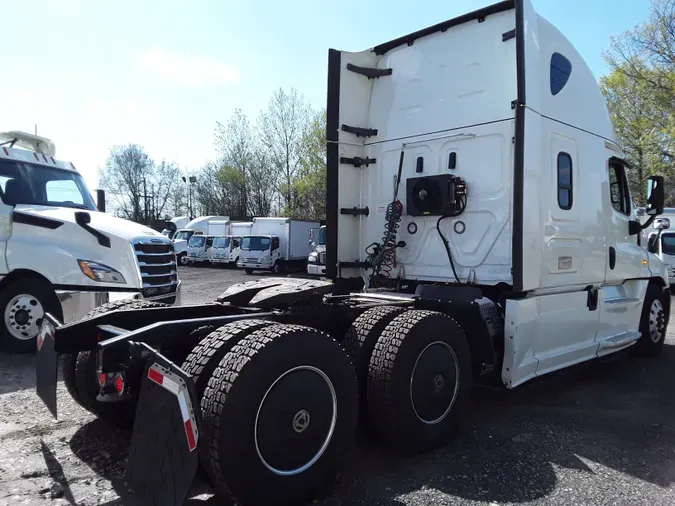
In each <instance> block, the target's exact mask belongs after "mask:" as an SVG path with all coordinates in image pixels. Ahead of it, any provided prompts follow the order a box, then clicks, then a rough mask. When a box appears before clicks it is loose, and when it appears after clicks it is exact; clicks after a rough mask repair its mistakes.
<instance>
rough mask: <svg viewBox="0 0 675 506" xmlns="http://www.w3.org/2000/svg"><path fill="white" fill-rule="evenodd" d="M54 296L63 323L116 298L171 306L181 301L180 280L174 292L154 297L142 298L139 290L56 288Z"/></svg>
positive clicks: (179, 303) (72, 320) (77, 318)
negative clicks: (60, 310)
mask: <svg viewBox="0 0 675 506" xmlns="http://www.w3.org/2000/svg"><path fill="white" fill-rule="evenodd" d="M56 296H57V297H58V298H59V302H60V303H61V309H62V311H63V323H71V322H74V321H78V320H81V319H82V318H84V316H85V315H86V314H87V313H88V312H89V311H92V310H94V309H96V308H97V307H98V306H101V305H103V304H105V303H107V302H113V301H116V300H127V299H128V300H132V299H136V300H152V301H156V302H166V303H169V304H171V305H173V306H180V305H181V302H182V299H181V281H180V280H179V281H178V286H177V287H176V291H175V292H172V293H165V294H162V295H157V296H155V297H147V298H143V296H142V295H141V294H140V293H139V292H84V291H83V292H76V291H62V290H58V291H57V292H56Z"/></svg>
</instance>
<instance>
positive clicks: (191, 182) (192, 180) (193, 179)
mask: <svg viewBox="0 0 675 506" xmlns="http://www.w3.org/2000/svg"><path fill="white" fill-rule="evenodd" d="M181 179H182V180H183V182H184V183H185V184H186V185H188V182H189V185H188V216H189V217H190V220H192V219H193V217H192V187H193V186H194V185H195V183H196V182H197V176H188V177H187V178H186V177H185V176H181Z"/></svg>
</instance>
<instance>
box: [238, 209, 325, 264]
mask: <svg viewBox="0 0 675 506" xmlns="http://www.w3.org/2000/svg"><path fill="white" fill-rule="evenodd" d="M318 227H319V222H318V221H306V220H293V219H290V218H253V227H252V229H251V233H250V235H245V236H243V237H242V239H241V245H240V253H239V262H238V264H237V265H238V266H239V267H243V268H244V269H246V272H247V273H249V274H250V273H252V272H253V271H254V270H270V271H272V272H281V271H284V270H286V269H288V268H294V267H298V266H301V267H304V266H305V265H306V263H307V257H308V256H309V253H310V251H311V247H310V245H309V232H310V230H311V229H312V228H318Z"/></svg>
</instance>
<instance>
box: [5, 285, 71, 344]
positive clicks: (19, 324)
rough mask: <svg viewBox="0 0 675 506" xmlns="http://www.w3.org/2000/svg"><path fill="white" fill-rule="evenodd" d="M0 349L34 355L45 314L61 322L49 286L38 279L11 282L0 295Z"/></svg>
mask: <svg viewBox="0 0 675 506" xmlns="http://www.w3.org/2000/svg"><path fill="white" fill-rule="evenodd" d="M0 311H2V315H3V324H2V328H1V329H0V349H2V350H3V351H7V352H11V353H34V352H35V350H36V349H37V348H36V346H37V335H38V332H39V330H40V325H41V324H42V318H44V315H45V313H51V314H52V315H54V316H55V317H56V318H59V319H62V314H61V305H60V304H59V299H58V298H57V297H56V293H55V292H54V290H53V289H52V287H51V285H50V284H49V283H48V282H47V281H44V280H42V279H38V278H23V279H17V280H16V281H12V282H11V283H9V284H8V285H7V286H6V287H4V288H3V290H2V291H1V292H0Z"/></svg>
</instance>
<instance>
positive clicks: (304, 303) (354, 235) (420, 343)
mask: <svg viewBox="0 0 675 506" xmlns="http://www.w3.org/2000/svg"><path fill="white" fill-rule="evenodd" d="M411 62H413V63H414V64H412V65H411ZM327 88H328V93H327V104H326V111H327V114H326V117H327V124H326V137H327V139H326V141H327V142H326V149H327V178H326V185H327V195H326V197H327V198H326V213H327V216H326V224H325V225H326V227H325V229H324V231H323V232H321V228H320V226H319V224H316V223H309V222H298V221H293V220H286V221H284V220H280V219H273V218H267V219H259V220H258V222H257V223H256V221H255V220H254V222H253V228H252V232H251V233H250V234H248V235H244V236H242V239H241V242H240V244H239V249H240V263H241V264H242V266H243V267H244V268H248V269H255V268H260V269H263V268H265V269H272V268H274V269H276V268H277V266H278V265H280V264H281V262H282V261H284V262H286V261H289V262H290V261H293V260H294V259H295V257H296V256H297V257H298V258H299V257H300V256H301V254H303V255H304V257H305V258H309V254H310V252H309V251H307V250H306V249H305V251H304V253H303V252H302V251H301V248H300V247H299V246H298V248H295V246H294V244H295V237H298V243H297V244H298V245H299V244H300V242H302V243H304V247H305V248H308V247H310V244H309V241H308V236H309V233H310V230H312V229H319V230H317V231H315V232H312V235H313V236H314V235H315V234H316V239H317V240H316V241H315V243H316V247H317V251H314V252H313V253H314V255H313V256H314V257H316V258H317V259H320V257H321V254H322V253H325V276H326V278H327V280H325V281H324V280H318V279H314V280H307V279H292V278H283V277H270V278H263V279H257V280H255V281H249V282H247V283H242V284H238V285H234V286H231V287H229V288H228V289H227V290H226V291H225V292H224V293H223V294H222V295H221V296H219V297H218V298H217V299H216V300H214V301H213V302H212V303H208V304H200V305H187V306H180V307H168V306H166V305H163V304H158V303H156V302H146V301H143V302H133V303H128V304H126V305H125V304H115V305H110V304H109V305H106V306H101V307H100V308H98V309H97V310H96V311H94V312H92V313H90V314H89V315H88V316H87V317H86V318H84V319H82V320H80V321H78V322H74V323H70V324H64V323H63V322H62V321H61V320H60V318H59V317H58V315H54V314H52V313H51V312H50V314H46V315H45V317H44V318H43V319H42V324H41V325H40V334H39V339H38V353H37V361H36V371H37V381H36V385H37V387H36V389H37V394H38V395H39V397H40V398H41V399H42V401H43V402H44V404H45V405H46V406H47V407H48V409H49V410H50V411H51V413H52V414H53V415H54V416H56V414H57V398H56V378H57V368H58V367H59V364H60V367H61V372H62V376H63V378H64V381H65V383H66V386H67V388H68V391H69V392H70V394H71V396H72V397H73V398H74V399H75V401H76V402H79V403H80V404H81V405H82V406H83V407H85V409H88V410H89V411H91V412H92V413H94V414H95V415H97V416H98V417H100V418H102V419H105V420H107V421H108V422H109V423H110V424H113V425H118V426H120V425H122V426H127V427H130V426H133V433H132V438H131V443H130V449H129V457H128V459H127V476H126V483H127V484H128V485H129V487H130V489H131V490H132V491H134V493H135V494H136V495H137V497H138V500H139V503H142V504H148V505H153V506H154V505H156V506H160V505H161V506H178V505H180V504H183V503H184V502H185V500H186V497H187V495H188V493H189V491H190V489H191V486H192V481H193V478H194V476H195V474H196V472H197V469H198V467H200V468H201V469H202V470H203V471H204V474H205V475H206V476H208V479H209V480H210V481H211V483H212V484H213V485H214V487H215V489H216V491H217V493H218V495H220V496H222V497H224V498H225V497H229V498H232V499H234V500H235V501H236V502H238V503H240V504H245V505H260V504H279V505H293V506H300V505H302V504H306V503H307V502H310V501H311V500H312V499H313V498H314V497H316V495H317V494H318V493H319V491H320V490H321V489H322V488H323V487H325V486H327V485H329V484H330V483H331V482H332V481H333V480H334V478H335V476H336V474H337V473H338V472H339V470H340V468H341V466H342V465H343V463H344V462H345V458H346V455H347V454H348V450H349V448H350V445H351V444H352V442H353V440H354V434H355V430H356V427H357V423H358V422H359V421H360V420H362V421H364V422H365V424H366V426H367V428H368V430H369V431H370V433H371V434H373V435H374V436H375V437H376V438H377V439H378V440H379V441H381V442H382V443H383V444H385V445H386V446H387V448H388V449H389V450H391V451H397V452H400V453H402V454H408V455H410V454H415V453H419V452H425V451H431V450H433V449H435V448H438V447H439V446H441V445H444V444H446V443H447V442H448V441H450V440H451V439H452V438H453V437H454V436H455V434H456V433H457V431H456V429H457V427H458V424H459V423H460V421H462V420H467V419H470V417H467V413H466V411H467V409H470V403H469V402H468V400H469V397H470V395H471V392H472V385H473V384H474V383H479V384H489V385H491V386H493V387H495V386H498V387H501V388H503V389H513V388H517V387H519V386H520V385H523V384H525V383H527V382H529V381H531V380H533V379H534V378H537V377H540V376H542V375H546V374H549V373H552V372H554V371H557V370H560V369H564V368H568V367H570V366H573V365H575V364H579V363H581V362H597V361H600V360H603V359H604V358H606V357H609V356H616V354H617V353H621V352H625V353H626V354H634V355H640V356H644V357H656V356H657V355H659V354H660V353H661V351H662V349H663V346H664V340H665V337H666V329H667V326H668V322H669V317H670V303H671V292H670V286H669V277H668V273H667V271H666V267H665V264H664V262H663V260H662V259H661V258H659V256H658V255H657V254H656V253H655V252H654V247H652V245H650V244H649V239H650V236H651V234H652V232H655V233H656V237H657V239H654V240H652V243H653V244H658V243H659V241H660V244H661V246H663V244H670V243H669V242H668V241H669V240H670V239H668V240H666V241H665V242H664V240H663V234H664V233H665V232H663V231H664V230H667V228H666V221H665V220H662V221H657V218H658V217H659V215H661V214H662V213H663V212H664V209H663V207H664V187H663V182H664V181H663V178H662V177H659V176H652V177H650V178H649V192H648V200H647V202H646V203H645V204H646V205H645V208H644V211H643V216H642V217H640V216H638V213H637V209H636V207H635V205H634V204H633V201H632V198H631V191H630V188H629V185H628V178H627V172H628V171H629V170H631V166H630V164H629V163H628V162H627V161H626V160H625V159H624V155H623V152H622V149H621V147H620V145H619V143H618V140H617V137H616V135H615V132H614V128H613V125H612V122H611V119H610V116H609V114H608V111H607V107H606V105H605V102H604V99H603V95H602V93H601V91H600V89H599V86H598V83H597V80H596V79H595V77H594V75H593V73H592V72H591V70H590V69H589V67H588V66H587V65H586V63H585V62H584V60H583V58H582V56H581V55H580V54H579V53H578V51H577V50H576V49H575V48H574V46H573V45H572V44H571V43H570V42H569V41H568V40H567V39H566V38H565V36H564V35H563V34H562V33H561V32H560V31H559V30H558V29H557V28H556V27H555V26H553V25H552V24H551V23H549V22H548V21H547V20H546V19H544V18H542V17H541V16H539V15H538V14H537V12H536V11H535V9H534V6H533V5H532V2H531V0H505V1H502V2H499V3H496V4H494V5H490V6H488V7H485V8H483V9H480V10H478V11H474V12H471V13H468V14H465V15H463V16H460V17H458V18H454V19H450V20H447V21H443V22H441V23H438V24H436V25H433V26H430V27H428V28H425V29H423V30H420V31H418V32H414V33H410V34H407V35H404V36H402V37H399V38H397V39H394V40H391V41H388V42H384V43H382V44H379V45H377V46H375V47H372V48H370V49H367V50H364V51H358V52H348V51H339V50H334V49H331V50H329V53H328V72H327ZM26 219H27V220H31V221H33V220H32V218H26ZM93 222H94V220H93V218H92V224H93ZM83 223H84V222H83ZM43 228H45V229H49V227H42V228H40V230H42V229H43ZM81 228H82V226H81ZM85 230H87V229H85ZM322 233H323V234H325V241H321V234H322ZM659 233H660V234H661V236H660V237H659V235H658V234H659ZM300 238H301V239H302V241H300ZM321 242H325V244H323V245H322V244H320V243H321ZM645 242H647V244H645ZM318 246H323V251H320V250H318ZM117 247H118V248H120V249H121V250H122V249H124V248H125V247H126V246H125V244H122V243H120V244H118V245H117ZM127 249H129V248H127ZM254 253H255V254H254ZM311 263H314V264H318V265H323V264H322V263H321V262H320V261H319V262H310V264H311ZM82 270H83V272H84V270H85V269H84V268H82ZM113 275H114V274H113ZM95 276H96V274H95V273H94V277H95ZM85 277H86V275H85ZM107 279H111V278H107ZM25 305H28V304H25ZM15 319H16V317H15ZM59 357H60V359H59ZM645 364H646V362H645ZM149 434H151V435H152V437H148V435H149Z"/></svg>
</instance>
